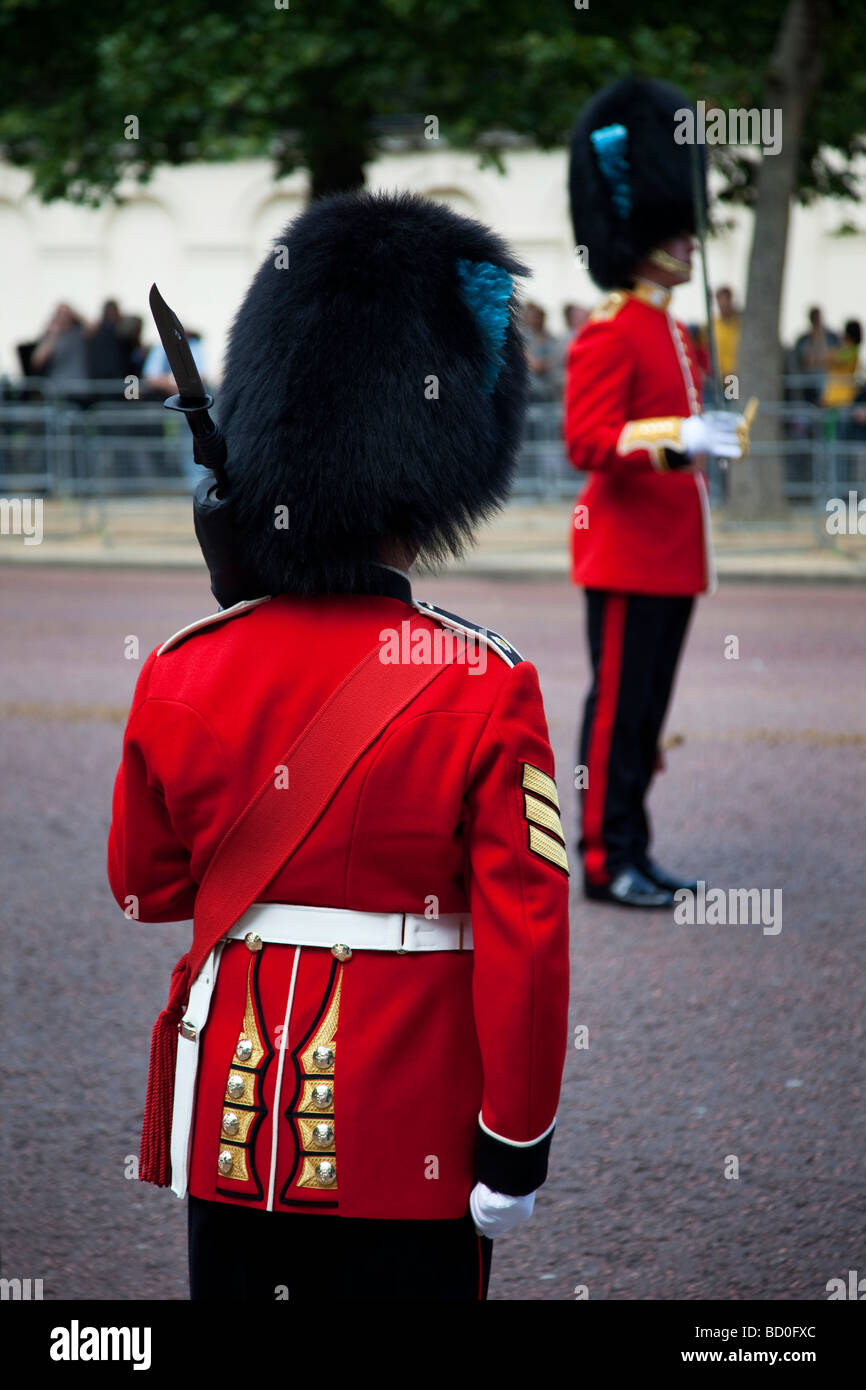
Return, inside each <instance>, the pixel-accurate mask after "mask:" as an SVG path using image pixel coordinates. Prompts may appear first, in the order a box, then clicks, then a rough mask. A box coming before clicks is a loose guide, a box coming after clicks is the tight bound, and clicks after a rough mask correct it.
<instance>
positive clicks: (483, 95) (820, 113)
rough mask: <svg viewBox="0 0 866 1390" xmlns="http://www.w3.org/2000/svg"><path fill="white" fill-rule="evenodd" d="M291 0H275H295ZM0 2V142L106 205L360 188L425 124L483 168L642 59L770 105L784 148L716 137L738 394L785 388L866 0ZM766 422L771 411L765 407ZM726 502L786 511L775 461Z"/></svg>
mask: <svg viewBox="0 0 866 1390" xmlns="http://www.w3.org/2000/svg"><path fill="white" fill-rule="evenodd" d="M289 5H291V7H289ZM671 10H672V7H671V5H670V3H669V0H665V3H651V0H645V3H644V4H642V5H641V6H640V7H636V6H635V4H634V0H604V3H603V4H601V3H600V4H591V5H589V6H588V7H587V8H586V9H579V8H578V7H577V5H574V6H569V5H568V4H567V3H566V0H533V3H532V4H531V5H527V4H526V3H525V0H497V4H496V5H491V4H490V0H367V3H366V4H364V5H358V4H357V0H327V4H321V3H316V4H315V6H313V4H312V3H311V0H286V7H285V8H284V7H283V0H272V3H271V0H258V3H257V4H255V5H243V6H241V5H238V4H237V0H211V3H209V4H208V5H207V6H206V7H204V6H201V5H200V4H198V3H196V0H151V3H150V4H149V5H148V6H146V7H145V6H141V7H140V6H137V5H134V4H132V3H130V0H88V4H87V5H86V6H83V7H81V8H80V9H77V10H74V11H70V9H69V6H68V3H67V0H0V90H2V92H3V105H2V109H0V155H2V156H3V157H5V158H6V159H7V160H9V161H11V162H12V163H14V164H18V165H20V166H22V167H26V168H28V169H30V170H31V171H32V174H33V186H34V191H35V192H36V193H37V195H38V196H40V197H42V198H43V199H45V200H50V199H53V198H71V199H73V200H77V201H82V202H90V203H100V202H102V201H104V200H105V199H106V198H109V197H114V196H117V190H118V187H119V185H121V184H122V181H123V180H124V179H125V178H127V177H129V176H132V177H134V178H137V179H139V180H140V181H142V182H146V180H147V179H148V178H149V177H150V175H151V173H152V172H153V170H154V169H155V168H156V167H157V166H159V165H161V164H174V165H179V164H184V163H186V162H188V161H190V160H198V159H226V158H232V157H237V156H240V155H263V154H264V155H269V156H270V157H271V158H272V159H273V163H274V171H275V174H276V175H281V174H286V173H289V172H290V171H292V170H293V169H296V168H299V167H305V168H307V169H308V170H309V172H310V181H311V192H312V194H313V196H318V195H320V194H323V193H327V192H332V191H336V190H339V189H343V188H352V187H356V186H358V185H359V184H361V183H362V182H363V179H364V171H365V167H366V165H367V164H368V163H369V162H370V161H371V160H372V159H373V158H374V157H375V155H376V153H377V151H378V149H379V148H380V147H381V145H382V143H383V141H387V139H388V138H389V137H393V136H395V135H397V136H399V137H400V138H401V139H402V140H403V141H404V142H405V141H406V140H408V141H410V142H411V141H414V142H417V143H418V145H419V146H423V144H424V143H425V139H426V138H429V136H430V135H431V134H434V133H435V124H433V123H431V122H430V121H429V120H428V118H429V117H431V116H435V117H436V120H437V121H438V133H439V135H440V136H441V137H443V138H445V139H447V140H448V141H449V142H450V143H451V144H452V145H453V146H457V147H462V148H470V147H471V148H475V149H477V150H478V151H479V153H480V155H481V157H482V158H484V159H489V160H494V161H495V160H498V159H499V158H500V157H501V152H502V150H503V149H505V148H507V147H508V146H509V145H510V144H513V143H514V142H515V141H521V140H523V141H524V142H527V143H528V142H532V143H533V144H535V145H536V146H538V147H540V148H551V147H553V146H556V145H560V144H562V143H564V142H565V141H566V140H567V138H568V133H569V130H570V128H571V125H572V123H573V120H574V117H575V114H576V112H577V110H578V108H579V107H580V105H581V103H582V102H583V101H584V100H585V99H586V98H587V97H588V96H589V94H590V92H592V91H593V90H595V89H596V88H597V87H599V86H601V85H602V84H603V83H605V82H608V81H610V80H612V79H613V78H616V77H618V76H621V75H623V74H625V73H627V72H630V71H642V72H645V73H648V74H650V75H655V76H659V77H663V78H666V79H667V80H669V81H672V82H676V83H679V84H680V85H681V86H682V87H683V88H684V89H685V91H686V92H687V93H688V94H689V96H691V97H692V98H693V99H703V100H705V101H706V103H707V106H708V107H715V108H720V109H722V110H724V111H729V110H737V109H747V108H755V107H757V108H765V107H769V108H770V109H771V110H772V109H775V108H779V109H781V110H782V113H783V144H782V149H781V151H780V153H779V154H777V155H772V156H765V157H764V158H763V159H759V158H756V156H755V151H753V150H752V151H750V150H747V149H744V148H741V147H737V146H728V147H727V148H725V147H721V146H714V147H710V148H709V150H708V153H709V154H710V155H711V157H712V158H713V160H714V162H715V163H716V164H717V166H718V168H719V169H720V170H721V171H722V173H723V175H724V189H723V193H722V197H723V199H724V200H731V201H738V202H743V203H746V204H747V205H749V206H751V207H752V208H753V209H754V212H755V219H756V220H755V237H754V243H753V248H752V255H751V259H750V272H749V292H748V295H747V301H746V311H745V315H744V326H743V339H742V349H741V352H742V358H741V364H740V367H741V370H740V378H741V383H740V384H741V399H742V400H744V399H745V398H746V397H747V396H748V395H749V394H757V395H759V396H761V397H762V398H763V399H764V401H777V400H779V399H780V398H781V362H780V356H779V351H778V342H779V305H780V302H781V293H782V285H783V277H784V262H785V249H786V245H787V228H788V216H789V207H790V202H791V199H792V198H794V197H798V198H800V199H801V200H803V201H808V200H809V199H811V198H813V197H816V196H819V195H825V196H826V195H831V196H847V197H851V196H856V194H857V186H856V181H855V177H854V172H853V164H852V161H853V159H854V157H855V156H856V155H858V154H860V153H861V152H862V151H863V150H864V148H866V143H864V139H863V132H864V130H866V102H864V100H863V98H864V96H866V76H864V75H863V72H862V71H861V68H860V65H859V64H858V62H857V61H852V59H851V55H852V54H854V55H857V54H860V53H863V52H864V51H866V6H864V5H863V4H862V0H832V3H830V0H728V3H727V4H725V5H724V6H722V5H716V6H701V5H695V6H692V7H691V9H690V10H688V12H686V13H684V15H683V17H682V19H680V18H679V17H677V16H674V17H673V18H672V16H671ZM758 418H759V425H758V432H760V431H761V430H763V431H764V432H766V430H767V426H768V415H767V413H766V412H765V414H764V415H763V416H761V415H759V417H758ZM730 480H731V503H732V507H733V509H734V510H735V511H737V512H738V513H739V514H740V515H746V514H749V515H762V516H766V515H770V514H772V513H775V512H777V511H779V510H781V508H782V505H783V502H782V498H783V488H782V482H783V480H782V470H781V465H780V463H779V461H778V459H776V460H774V459H773V458H768V457H767V456H764V455H761V456H756V457H753V458H752V459H747V460H745V461H744V462H743V463H741V464H738V465H736V467H735V468H732V470H731V473H730Z"/></svg>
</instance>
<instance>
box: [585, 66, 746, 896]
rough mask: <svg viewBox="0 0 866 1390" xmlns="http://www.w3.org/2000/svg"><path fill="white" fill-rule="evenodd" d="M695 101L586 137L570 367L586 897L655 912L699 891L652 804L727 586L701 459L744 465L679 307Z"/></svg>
mask: <svg viewBox="0 0 866 1390" xmlns="http://www.w3.org/2000/svg"><path fill="white" fill-rule="evenodd" d="M688 106H689V103H688V101H687V99H686V97H685V96H684V95H683V94H682V93H681V92H679V91H677V90H676V89H675V88H673V87H670V86H668V85H667V84H664V83H661V82H656V81H651V80H648V79H644V78H637V77H633V78H626V79H624V80H622V81H620V82H617V83H615V84H614V85H613V86H610V87H607V88H605V89H604V90H603V91H602V92H600V93H598V94H597V95H596V96H595V97H594V98H593V99H592V100H591V101H590V102H589V103H588V105H587V106H586V107H585V108H584V110H583V111H582V113H581V115H580V117H579V119H578V122H577V125H576V127H575V131H574V136H573V141H572V152H571V166H570V173H569V180H570V195H571V212H572V221H573V225H574V234H575V240H576V242H577V245H578V247H579V248H580V250H581V255H582V256H585V258H586V263H587V266H588V269H589V272H590V274H591V276H592V278H593V279H594V281H595V283H596V284H597V285H598V286H599V287H600V288H601V289H603V290H605V291H607V297H606V299H605V300H604V302H603V303H602V304H601V305H600V306H599V307H598V308H597V309H595V311H594V312H593V313H592V314H591V316H590V318H589V320H588V322H587V323H586V324H585V325H584V327H583V328H582V329H581V331H580V332H579V334H578V335H577V337H576V339H575V340H574V342H573V344H572V346H571V349H570V351H569V357H568V363H567V376H566V385H565V411H564V431H565V440H566V446H567V449H568V455H569V458H570V459H571V462H572V463H573V464H574V466H575V468H577V469H580V470H581V471H585V472H587V473H588V474H589V475H590V476H589V482H588V483H587V485H586V487H585V489H584V490H583V492H582V493H581V495H580V496H579V498H578V500H577V504H576V507H575V511H574V517H573V527H572V578H573V580H574V582H575V583H576V584H580V585H582V586H583V587H584V589H585V590H586V608H587V630H588V639H589V652H590V657H591V662H592V672H593V678H592V686H591V688H590V691H589V694H588V696H587V699H586V704H585V709H584V717H583V727H582V730H581V735H580V745H579V753H578V762H579V765H580V766H579V769H578V771H579V774H580V780H579V782H578V785H579V786H581V802H582V805H581V813H582V828H581V839H580V844H579V850H580V854H581V857H582V861H583V882H584V891H585V893H586V896H587V897H588V898H592V899H601V900H604V901H608V902H614V903H619V904H621V905H622V906H624V907H639V908H660V907H666V906H669V905H671V904H672V902H673V893H674V892H675V891H676V890H677V889H678V888H689V887H690V888H692V889H694V888H695V887H696V882H695V881H693V880H692V881H690V880H688V879H681V878H680V877H678V876H677V875H676V874H674V873H670V872H668V871H667V870H666V869H663V868H661V867H660V865H659V864H658V863H656V861H655V860H654V859H652V858H651V857H650V851H649V845H650V827H649V820H648V817H647V812H646V807H645V801H646V797H647V793H648V790H649V786H650V782H651V780H652V776H653V772H654V770H655V769H656V767H657V766H658V765H659V762H660V756H661V755H660V750H659V737H660V732H661V728H662V724H663V721H664V717H665V712H666V710H667V707H668V702H669V699H670V694H671V688H672V685H673V680H674V674H675V671H676V667H677V661H678V658H679V654H680V650H681V648H682V645H683V640H684V638H685V634H686V629H687V627H688V623H689V618H690V615H691V612H692V607H693V604H694V596H695V595H696V594H699V593H703V592H707V591H710V590H712V589H713V588H714V587H715V576H714V569H713V559H712V549H711V538H710V529H709V511H708V502H707V488H706V482H705V478H704V472H703V468H704V463H705V458H706V456H707V455H709V454H714V455H716V456H718V457H720V458H724V459H727V458H738V457H740V456H741V455H742V454H743V453H744V452H745V450H746V448H747V444H748V426H747V423H746V419H745V418H744V416H743V415H740V414H735V413H726V412H723V411H710V412H706V413H702V411H701V397H702V389H701V376H700V371H699V368H698V365H697V362H696V358H695V351H694V347H693V344H692V341H691V338H690V336H689V333H688V331H687V330H686V328H685V327H684V325H683V324H681V323H680V322H679V321H678V320H677V319H675V318H674V316H673V314H672V312H671V308H670V302H671V292H672V290H673V288H674V287H675V286H676V285H679V284H683V283H685V282H686V281H687V280H689V279H690V278H691V257H692V250H693V241H692V238H693V234H694V233H695V230H696V225H697V223H696V212H698V211H702V209H696V207H695V196H694V190H695V189H696V188H697V189H698V190H699V194H698V196H700V197H701V198H702V199H704V198H705V191H704V174H703V169H702V166H701V165H699V164H697V163H696V152H695V151H694V150H692V149H691V148H690V147H689V146H687V145H683V144H678V143H677V141H676V139H675V130H676V129H677V126H678V121H677V114H676V113H677V112H679V113H680V119H679V125H680V126H681V124H682V119H681V118H682V112H683V111H685V110H686V109H688Z"/></svg>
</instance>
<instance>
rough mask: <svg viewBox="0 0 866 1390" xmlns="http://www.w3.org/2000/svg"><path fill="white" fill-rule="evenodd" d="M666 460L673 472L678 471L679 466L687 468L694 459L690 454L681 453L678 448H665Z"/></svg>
mask: <svg viewBox="0 0 866 1390" xmlns="http://www.w3.org/2000/svg"><path fill="white" fill-rule="evenodd" d="M665 460H666V462H667V465H668V468H670V469H671V471H672V472H676V470H677V469H678V468H687V467H688V465H689V464H690V463H691V461H692V460H691V455H690V454H681V453H680V452H679V450H678V449H665Z"/></svg>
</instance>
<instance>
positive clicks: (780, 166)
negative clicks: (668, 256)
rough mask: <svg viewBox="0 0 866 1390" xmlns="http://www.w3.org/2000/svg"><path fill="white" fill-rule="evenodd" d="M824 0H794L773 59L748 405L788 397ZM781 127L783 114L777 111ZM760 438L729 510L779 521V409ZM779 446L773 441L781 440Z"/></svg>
mask: <svg viewBox="0 0 866 1390" xmlns="http://www.w3.org/2000/svg"><path fill="white" fill-rule="evenodd" d="M822 9H823V5H822V4H820V3H817V0H790V3H789V5H788V8H787V11H786V13H785V16H784V19H783V20H782V24H781V28H780V29H779V33H778V36H777V38H776V46H775V49H774V51H773V54H772V56H771V58H770V63H769V68H768V72H767V84H766V89H765V95H764V103H765V107H767V108H769V109H770V110H771V111H776V110H780V111H781V112H782V117H781V121H782V139H781V149H780V150H779V152H778V154H775V155H763V156H762V158H761V164H760V168H759V169H758V174H757V185H756V199H755V226H754V232H753V237H752V249H751V254H750V257H749V285H748V291H747V295H746V305H745V310H744V313H743V333H742V339H741V342H740V351H739V360H738V367H737V374H738V377H739V401H740V409H741V410H742V409H743V407H744V406H745V403H746V402H747V401H748V399H749V397H750V396H757V397H758V400H759V401H761V402H763V403H764V404H765V406H769V405H772V404H774V403H776V402H779V401H781V400H782V352H781V347H780V342H779V314H780V309H781V302H782V286H783V282H784V275H785V255H786V249H787V242H788V220H789V214H790V206H791V199H792V197H793V196H794V192H795V190H796V187H797V175H798V167H799V160H800V141H801V135H802V130H803V122H804V120H805V117H806V114H807V112H808V108H809V103H810V101H811V98H812V95H813V93H814V91H815V88H816V86H817V83H818V79H819V73H820V51H819V50H820V41H821V28H822V14H821V11H822ZM774 119H775V121H776V125H775V127H774V129H778V117H776V118H774ZM752 440H753V442H754V443H755V444H760V445H764V446H765V447H766V446H769V447H767V452H766V453H765V452H763V450H761V452H753V453H752V454H751V455H750V456H749V457H747V458H745V459H743V460H742V461H740V462H733V463H732V464H731V466H730V470H729V472H728V503H727V510H728V514H729V515H730V516H731V517H734V518H736V519H738V520H749V521H757V520H773V519H780V518H783V517H784V516H785V515H786V513H787V503H786V501H785V493H784V464H783V460H782V455H781V450H780V448H779V447H778V446H779V444H780V443H781V429H780V426H779V420H778V416H777V415H776V414H775V413H774V412H772V411H771V410H769V409H764V411H763V412H762V411H761V410H759V411H758V415H757V419H756V421H755V423H754V425H753V426H752ZM774 445H775V446H776V447H773V446H774Z"/></svg>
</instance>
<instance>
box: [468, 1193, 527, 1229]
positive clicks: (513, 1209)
mask: <svg viewBox="0 0 866 1390" xmlns="http://www.w3.org/2000/svg"><path fill="white" fill-rule="evenodd" d="M534 1206H535V1193H534V1192H530V1193H528V1194H527V1195H526V1196H525V1197H507V1196H506V1194H505V1193H504V1192H492V1191H491V1190H490V1188H489V1187H488V1186H487V1184H486V1183H483V1182H477V1183H476V1184H475V1186H474V1187H473V1189H472V1192H471V1194H470V1197H469V1210H470V1211H471V1213H472V1220H473V1221H474V1222H475V1229H476V1231H477V1232H478V1234H479V1235H480V1236H489V1237H490V1239H491V1240H495V1238H496V1237H497V1236H504V1235H505V1233H506V1231H511V1230H513V1229H514V1227H515V1226H519V1225H520V1223H521V1222H522V1221H528V1220H529V1218H530V1216H531V1215H532V1209H533V1207H534Z"/></svg>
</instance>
